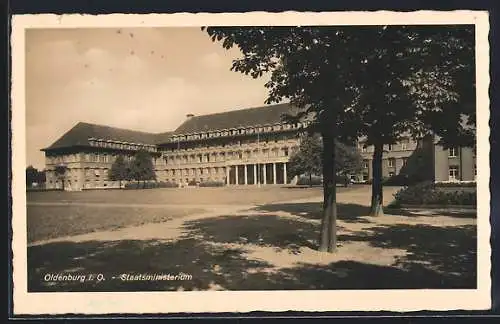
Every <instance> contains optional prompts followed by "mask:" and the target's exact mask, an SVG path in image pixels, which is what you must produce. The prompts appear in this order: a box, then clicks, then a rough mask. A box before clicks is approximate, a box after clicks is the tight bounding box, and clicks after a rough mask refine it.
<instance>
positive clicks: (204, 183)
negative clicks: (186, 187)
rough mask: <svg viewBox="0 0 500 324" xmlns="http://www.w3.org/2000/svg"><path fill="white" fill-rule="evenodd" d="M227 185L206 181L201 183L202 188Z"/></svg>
mask: <svg viewBox="0 0 500 324" xmlns="http://www.w3.org/2000/svg"><path fill="white" fill-rule="evenodd" d="M225 185H226V184H225V183H224V181H204V182H200V184H199V186H200V187H224V186H225Z"/></svg>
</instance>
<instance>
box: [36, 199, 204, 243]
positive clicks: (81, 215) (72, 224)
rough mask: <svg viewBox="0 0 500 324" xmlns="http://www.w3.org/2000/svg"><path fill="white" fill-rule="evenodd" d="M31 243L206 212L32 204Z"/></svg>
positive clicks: (199, 210) (200, 210)
mask: <svg viewBox="0 0 500 324" xmlns="http://www.w3.org/2000/svg"><path fill="white" fill-rule="evenodd" d="M27 208H28V209H27V215H28V217H27V224H28V243H33V242H36V241H41V240H47V239H53V238H57V237H64V236H72V235H78V234H86V233H91V232H95V231H100V230H116V229H119V228H123V227H127V226H137V225H142V224H147V223H160V222H166V221H169V220H172V219H174V218H180V217H185V216H187V215H190V214H194V213H198V212H202V211H203V210H202V209H196V208H191V209H185V208H182V209H181V208H143V207H139V208H137V207H136V208H133V207H112V208H103V207H97V206H28V207H27Z"/></svg>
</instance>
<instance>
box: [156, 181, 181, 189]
mask: <svg viewBox="0 0 500 324" xmlns="http://www.w3.org/2000/svg"><path fill="white" fill-rule="evenodd" d="M178 186H179V185H178V184H177V183H175V182H170V181H166V182H165V181H160V182H158V188H177V187H178Z"/></svg>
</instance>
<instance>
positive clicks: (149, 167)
mask: <svg viewBox="0 0 500 324" xmlns="http://www.w3.org/2000/svg"><path fill="white" fill-rule="evenodd" d="M130 178H132V179H134V180H136V181H137V183H139V182H140V181H143V188H145V187H146V180H154V179H156V174H155V171H154V166H153V160H152V158H151V154H149V153H148V152H147V151H145V150H139V151H137V152H136V154H135V156H134V159H133V160H132V162H131V163H130Z"/></svg>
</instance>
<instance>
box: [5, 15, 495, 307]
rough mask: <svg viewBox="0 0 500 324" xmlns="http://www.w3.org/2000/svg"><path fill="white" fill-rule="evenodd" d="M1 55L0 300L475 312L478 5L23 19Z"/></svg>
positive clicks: (484, 103) (481, 174)
mask: <svg viewBox="0 0 500 324" xmlns="http://www.w3.org/2000/svg"><path fill="white" fill-rule="evenodd" d="M370 18H372V20H370ZM280 19H281V20H280ZM12 46H13V66H14V68H13V74H12V75H13V87H12V89H13V90H12V102H13V108H12V113H13V119H12V125H13V127H12V129H13V144H12V145H13V180H12V188H13V191H12V195H13V197H12V198H13V232H14V238H13V254H14V261H13V262H14V297H16V296H17V299H16V298H14V309H18V310H19V311H20V312H23V313H71V312H72V313H75V312H80V313H107V312H122V313H127V312H129V311H130V312H134V313H139V312H152V311H156V312H181V311H192V312H196V311H205V312H212V311H213V312H217V311H259V310H262V311H265V310H269V311H276V310H298V311H301V310H303V311H313V310H318V311H320V310H321V311H329V310H332V311H333V310H422V309H424V310H432V309H438V310H439V309H487V308H489V305H490V299H489V298H490V297H489V296H490V247H489V237H490V228H489V226H490V225H489V216H490V215H489V187H488V181H489V162H488V159H489V142H488V136H489V129H488V118H489V117H488V114H489V101H488V82H489V80H488V71H489V58H488V16H487V14H485V13H484V12H474V11H464V12H448V13H447V12H442V13H439V14H435V15H432V13H430V12H427V13H425V12H424V13H422V12H415V13H388V12H386V13H377V12H374V13H364V14H363V13H317V14H314V13H310V14H304V13H278V14H265V13H260V14H259V13H248V14H226V15H224V14H206V15H203V14H201V15H200V14H174V15H108V16H106V15H102V16H72V15H70V16H56V15H32V16H28V15H26V16H17V17H14V20H13V34H12ZM102 293H106V294H102ZM328 299H330V302H329V301H328ZM332 299H335V300H338V299H343V301H340V302H335V303H331V300H332ZM174 300H175V301H174ZM16 301H18V302H17V303H16ZM65 301H67V305H63V304H64V303H65ZM130 303H133V305H131V304H130ZM162 303H166V304H168V305H164V304H162ZM141 307H143V308H141Z"/></svg>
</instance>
